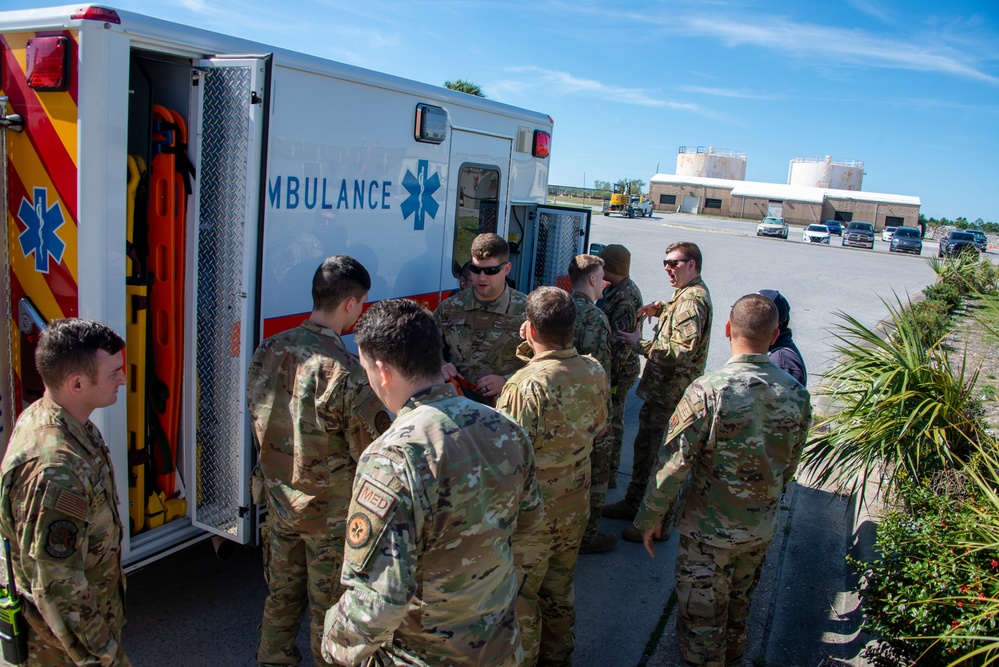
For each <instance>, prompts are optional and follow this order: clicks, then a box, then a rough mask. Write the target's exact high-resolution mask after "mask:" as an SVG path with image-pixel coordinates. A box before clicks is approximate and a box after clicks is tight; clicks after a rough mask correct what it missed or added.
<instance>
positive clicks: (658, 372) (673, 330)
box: [625, 277, 711, 507]
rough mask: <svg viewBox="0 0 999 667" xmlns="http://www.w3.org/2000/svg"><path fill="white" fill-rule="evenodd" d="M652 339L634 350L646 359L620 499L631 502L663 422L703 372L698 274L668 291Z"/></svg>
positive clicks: (707, 306)
mask: <svg viewBox="0 0 999 667" xmlns="http://www.w3.org/2000/svg"><path fill="white" fill-rule="evenodd" d="M655 316H656V317H658V318H659V323H658V324H657V325H656V334H655V339H654V340H639V341H638V343H636V344H635V346H634V349H635V350H636V351H637V352H639V353H641V354H642V355H644V356H645V357H647V358H648V362H647V363H646V364H645V371H644V372H643V373H642V379H641V381H640V382H639V383H638V389H637V390H636V391H635V393H636V394H637V395H638V396H639V398H642V399H644V401H645V403H644V404H643V405H642V409H641V410H640V411H639V413H638V433H637V434H636V435H635V446H634V460H633V462H632V471H631V483H630V484H629V485H628V491H627V493H626V494H625V503H627V504H629V505H631V506H634V507H637V506H638V504H639V503H640V502H641V500H642V494H643V493H644V492H645V485H646V484H647V483H648V481H649V476H650V475H651V474H652V467H653V465H654V464H655V460H656V453H657V452H658V451H659V445H660V444H662V441H663V434H664V433H665V432H666V422H667V420H669V417H670V415H671V414H672V413H673V410H674V409H675V408H676V405H677V403H679V401H680V397H681V396H683V392H684V390H685V389H686V388H687V385H689V384H690V383H691V382H692V381H693V380H694V378H696V377H697V376H698V375H700V374H701V373H703V372H704V365H705V364H706V363H707V360H708V343H709V342H710V340H711V295H710V294H709V293H708V287H707V285H705V284H704V281H703V280H701V278H700V277H697V278H694V279H693V280H692V281H690V282H689V283H688V284H686V285H684V286H683V287H681V288H679V289H677V290H676V291H675V292H673V296H672V298H670V300H669V301H668V302H667V303H665V304H660V307H659V311H658V312H657V313H655Z"/></svg>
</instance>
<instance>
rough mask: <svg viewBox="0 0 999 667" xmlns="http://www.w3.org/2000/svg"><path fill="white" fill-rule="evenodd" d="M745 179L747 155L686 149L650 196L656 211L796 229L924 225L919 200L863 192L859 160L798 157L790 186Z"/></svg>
mask: <svg viewBox="0 0 999 667" xmlns="http://www.w3.org/2000/svg"><path fill="white" fill-rule="evenodd" d="M745 175H746V154H745V153H742V152H739V151H731V150H722V149H717V150H716V149H715V148H713V147H704V146H698V147H696V148H694V147H688V146H681V147H680V150H679V152H678V153H677V158H676V173H675V174H656V175H655V176H653V177H652V179H651V181H650V183H649V197H650V199H652V203H653V204H654V205H655V207H656V210H658V211H665V212H668V213H676V212H683V213H705V214H712V215H722V216H727V217H731V218H749V219H753V220H759V219H761V218H764V217H766V216H768V215H770V216H777V217H783V218H784V220H786V221H787V223H788V224H792V225H810V224H812V223H821V222H822V221H823V220H839V221H840V222H843V223H848V222H852V221H854V220H860V221H864V222H873V223H874V226H875V229H884V228H885V227H889V226H892V227H897V226H903V225H904V226H907V227H918V226H919V207H920V206H921V202H920V200H919V197H912V196H908V195H894V194H886V193H882V192H864V191H863V190H862V189H861V188H862V185H863V177H864V163H863V162H861V161H859V160H839V159H834V158H832V157H829V156H826V157H824V158H808V157H805V158H802V157H799V158H794V159H793V160H791V162H790V166H789V168H788V178H787V184H783V183H761V182H758V181H747V180H745Z"/></svg>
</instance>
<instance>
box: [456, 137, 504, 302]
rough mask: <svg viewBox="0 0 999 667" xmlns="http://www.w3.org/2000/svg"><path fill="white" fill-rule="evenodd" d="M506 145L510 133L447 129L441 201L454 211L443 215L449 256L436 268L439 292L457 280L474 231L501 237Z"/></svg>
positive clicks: (474, 233) (466, 259) (474, 235)
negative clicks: (445, 173)
mask: <svg viewBox="0 0 999 667" xmlns="http://www.w3.org/2000/svg"><path fill="white" fill-rule="evenodd" d="M512 150H513V139H511V138H510V137H503V136H499V135H494V134H487V133H481V132H475V131H470V130H465V129H458V128H454V129H453V130H452V132H451V153H450V157H449V163H450V164H449V169H448V193H447V201H448V205H450V206H453V207H454V209H453V210H454V216H450V215H449V216H447V217H446V219H447V225H448V227H447V229H446V230H445V243H447V242H448V241H447V239H450V242H451V243H452V249H451V253H450V256H451V261H450V262H447V261H445V262H444V265H443V266H442V267H441V286H442V287H441V289H442V290H443V291H445V292H446V291H447V290H448V287H449V286H452V287H453V286H455V285H457V280H458V273H459V272H460V270H461V266H462V265H463V264H464V263H465V262H467V261H468V260H469V259H470V257H471V254H470V250H471V247H472V241H473V240H474V239H475V237H476V236H477V235H479V234H483V233H485V232H494V233H496V234H499V235H500V236H502V237H504V238H506V234H507V205H506V202H507V199H508V197H509V195H508V192H509V179H510V160H511V152H512ZM448 254H449V253H445V254H444V256H445V258H447V256H448Z"/></svg>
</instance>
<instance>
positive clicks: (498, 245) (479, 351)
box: [435, 233, 527, 400]
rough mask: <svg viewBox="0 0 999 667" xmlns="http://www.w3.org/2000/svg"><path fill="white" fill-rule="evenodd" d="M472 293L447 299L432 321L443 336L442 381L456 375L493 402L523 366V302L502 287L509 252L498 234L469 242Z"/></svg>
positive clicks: (523, 298)
mask: <svg viewBox="0 0 999 667" xmlns="http://www.w3.org/2000/svg"><path fill="white" fill-rule="evenodd" d="M471 254H472V259H471V261H470V263H469V270H471V272H472V289H470V290H465V291H464V292H460V293H458V294H455V295H454V296H452V297H449V298H447V299H445V300H444V301H443V302H442V303H441V305H440V306H439V307H438V308H437V312H436V313H435V317H436V319H437V324H438V326H439V327H440V329H441V334H442V335H443V337H444V361H445V363H444V365H443V366H442V368H441V371H442V373H443V374H444V379H445V380H450V379H451V378H452V377H455V376H457V375H460V376H461V377H463V378H465V379H466V380H468V381H469V382H471V383H472V384H474V385H475V386H476V387H477V389H478V391H479V393H481V394H482V395H483V396H485V397H486V398H489V399H493V400H495V398H496V396H498V395H499V392H500V390H501V389H502V388H503V384H504V383H505V382H506V379H507V378H508V377H509V376H510V374H511V373H513V372H514V371H515V370H517V369H518V368H520V367H521V366H523V365H524V364H523V362H522V361H521V360H520V359H518V358H517V346H518V345H519V344H520V338H519V336H518V333H519V331H520V325H521V324H523V322H524V304H525V303H526V300H527V297H526V296H525V295H524V294H523V293H521V292H518V291H517V290H515V289H513V288H512V287H508V286H507V284H506V277H507V275H509V274H510V269H511V264H510V261H509V260H510V247H509V246H508V245H507V242H506V241H504V240H503V238H502V237H501V236H499V235H497V234H492V233H486V234H479V235H478V236H476V237H475V240H474V241H472V249H471Z"/></svg>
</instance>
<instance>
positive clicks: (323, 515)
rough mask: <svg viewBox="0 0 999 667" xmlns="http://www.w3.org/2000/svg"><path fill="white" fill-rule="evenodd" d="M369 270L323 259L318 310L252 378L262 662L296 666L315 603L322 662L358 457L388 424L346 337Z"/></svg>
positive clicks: (282, 337)
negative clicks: (301, 632)
mask: <svg viewBox="0 0 999 667" xmlns="http://www.w3.org/2000/svg"><path fill="white" fill-rule="evenodd" d="M370 288H371V277H370V275H369V274H368V271H367V270H366V269H365V268H364V267H363V266H362V265H361V263H360V262H358V261H357V260H356V259H354V258H353V257H348V256H346V255H334V256H332V257H328V258H326V259H325V260H324V261H323V263H322V264H321V265H320V266H319V268H318V269H316V272H315V274H314V276H313V279H312V301H313V308H312V313H311V314H310V315H309V318H308V319H307V320H306V321H304V322H303V323H302V324H301V325H299V326H298V327H296V328H294V329H291V330H288V331H285V332H282V333H279V334H277V335H276V336H272V337H271V338H268V339H267V340H265V341H264V342H263V343H261V344H260V347H259V348H257V351H256V352H255V353H254V355H253V359H252V360H251V361H250V368H249V371H248V373H247V376H248V379H247V402H248V405H249V409H250V416H251V419H252V426H253V433H254V436H255V444H256V448H257V468H256V469H255V470H254V478H255V482H256V483H255V487H256V488H257V489H258V491H257V493H255V494H254V495H255V497H254V502H256V503H258V504H264V503H266V505H267V510H268V511H267V520H266V523H265V524H264V525H263V526H262V527H261V529H260V533H261V538H262V541H263V544H264V574H265V578H266V580H267V588H268V593H267V598H266V600H265V601H264V615H263V622H262V624H261V633H260V643H259V645H258V647H257V656H256V658H257V663H258V664H260V665H297V664H298V662H299V660H300V659H301V656H300V655H299V651H298V647H297V646H296V645H295V640H296V638H297V637H298V629H299V626H300V625H301V622H302V616H303V615H304V614H305V610H306V607H308V608H309V609H310V639H311V646H312V656H313V659H314V660H315V662H316V664H317V665H325V664H328V663H326V662H325V661H324V660H323V653H322V630H323V619H324V617H325V614H326V610H327V609H329V608H330V606H332V605H333V604H335V603H336V601H337V599H338V598H339V597H340V593H341V592H342V588H341V587H340V586H339V585H338V581H339V573H340V566H341V563H342V561H343V549H344V536H345V525H346V521H347V505H348V503H349V502H350V485H351V480H353V478H354V470H355V466H356V461H357V459H358V458H359V457H360V455H361V452H362V451H364V448H365V447H366V446H367V445H368V444H369V443H370V442H371V441H372V440H373V439H374V437H376V436H377V434H378V432H379V431H382V430H384V429H385V428H387V426H388V423H389V417H388V414H387V413H386V412H385V408H384V407H383V406H382V404H381V403H380V402H379V401H378V398H377V397H376V396H375V395H374V393H372V391H371V388H370V387H369V386H368V384H367V379H366V378H365V377H364V371H363V369H361V368H360V366H359V365H358V362H357V358H356V357H355V356H354V355H353V354H351V353H350V352H349V351H348V350H347V348H346V346H345V345H344V343H343V340H342V339H341V335H342V334H343V332H344V331H347V330H348V329H350V327H351V326H352V325H353V324H354V322H355V320H357V317H358V316H359V315H360V314H361V310H362V308H363V306H364V301H365V299H366V298H367V295H368V290H369V289H370Z"/></svg>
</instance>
